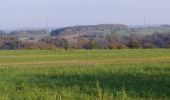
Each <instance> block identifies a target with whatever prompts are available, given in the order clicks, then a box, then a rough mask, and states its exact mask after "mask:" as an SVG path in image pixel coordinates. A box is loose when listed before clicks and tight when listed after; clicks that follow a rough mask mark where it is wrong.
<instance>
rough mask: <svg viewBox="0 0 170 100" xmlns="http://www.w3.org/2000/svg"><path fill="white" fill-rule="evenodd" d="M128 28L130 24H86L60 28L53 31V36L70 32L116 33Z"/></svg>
mask: <svg viewBox="0 0 170 100" xmlns="http://www.w3.org/2000/svg"><path fill="white" fill-rule="evenodd" d="M125 29H128V26H126V25H123V24H100V25H85V26H73V27H65V28H59V29H55V30H52V31H51V36H57V35H69V34H102V33H106V32H107V33H114V32H116V31H120V30H125Z"/></svg>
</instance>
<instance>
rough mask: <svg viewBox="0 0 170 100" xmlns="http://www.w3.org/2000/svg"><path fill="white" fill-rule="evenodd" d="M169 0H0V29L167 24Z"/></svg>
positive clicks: (168, 22) (169, 18) (169, 16)
mask: <svg viewBox="0 0 170 100" xmlns="http://www.w3.org/2000/svg"><path fill="white" fill-rule="evenodd" d="M169 5H170V0H0V29H11V28H33V27H46V23H47V20H48V23H49V26H50V27H63V26H71V25H90V24H109V23H110V24H114V23H122V24H129V25H135V24H143V23H144V16H145V17H146V23H147V24H170V13H169V10H170V6H169Z"/></svg>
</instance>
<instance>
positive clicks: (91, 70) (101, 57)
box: [0, 49, 170, 100]
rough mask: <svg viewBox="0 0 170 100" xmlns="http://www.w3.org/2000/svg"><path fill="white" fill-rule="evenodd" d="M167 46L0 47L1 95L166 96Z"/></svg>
mask: <svg viewBox="0 0 170 100" xmlns="http://www.w3.org/2000/svg"><path fill="white" fill-rule="evenodd" d="M169 94H170V50H169V49H152V50H151V49H146V50H142V49H139V50H89V51H85V50H68V51H64V50H51V51H50V50H41V51H38V50H37V51H22V50H21V51H0V99H6V100H11V99H16V100H23V99H25V100H32V99H34V100H47V99H48V100H54V99H57V100H79V99H82V100H89V99H90V100H114V99H119V100H131V99H135V100H136V99H149V100H151V99H154V100H155V99H160V100H166V99H167V100H168V99H170V95H169Z"/></svg>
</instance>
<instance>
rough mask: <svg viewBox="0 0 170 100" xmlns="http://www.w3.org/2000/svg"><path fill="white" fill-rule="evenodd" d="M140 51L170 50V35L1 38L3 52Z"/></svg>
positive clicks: (157, 33)
mask: <svg viewBox="0 0 170 100" xmlns="http://www.w3.org/2000/svg"><path fill="white" fill-rule="evenodd" d="M56 48H64V49H128V48H130V49H139V48H143V49H146V48H170V33H160V32H155V33H154V34H153V35H146V36H139V35H137V34H131V35H130V36H125V37H119V36H118V35H117V34H111V35H106V36H104V37H94V38H90V39H88V38H84V37H81V36H80V37H78V38H77V41H74V42H70V41H68V40H67V39H64V38H61V37H47V38H44V39H41V40H38V41H32V40H28V41H21V40H19V39H18V38H17V37H9V36H0V49H1V50H17V49H56Z"/></svg>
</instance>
